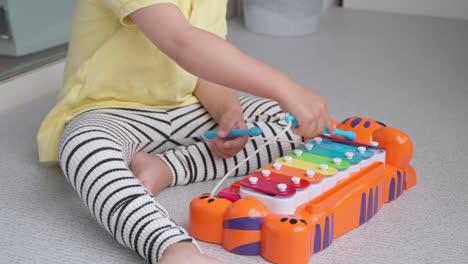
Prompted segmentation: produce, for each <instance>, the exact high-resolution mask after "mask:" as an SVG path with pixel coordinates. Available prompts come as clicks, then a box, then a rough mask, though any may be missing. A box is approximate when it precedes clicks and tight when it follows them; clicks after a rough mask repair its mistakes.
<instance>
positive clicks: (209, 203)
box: [189, 194, 232, 243]
mask: <svg viewBox="0 0 468 264" xmlns="http://www.w3.org/2000/svg"><path fill="white" fill-rule="evenodd" d="M231 204H232V202H231V201H229V200H227V199H224V198H222V197H221V196H219V195H210V194H202V195H200V196H199V197H197V198H195V199H193V200H192V202H191V203H190V225H189V230H190V234H192V235H193V236H195V237H197V239H199V240H202V241H205V242H209V243H221V242H222V241H223V217H224V212H226V210H227V209H228V207H229V206H231ZM206 230H210V232H206Z"/></svg>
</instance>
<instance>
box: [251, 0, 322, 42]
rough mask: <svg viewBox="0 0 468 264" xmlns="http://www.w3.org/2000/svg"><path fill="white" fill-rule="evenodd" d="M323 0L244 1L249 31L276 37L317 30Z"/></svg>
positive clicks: (304, 33)
mask: <svg viewBox="0 0 468 264" xmlns="http://www.w3.org/2000/svg"><path fill="white" fill-rule="evenodd" d="M322 2H323V0H244V3H243V4H244V23H245V26H246V27H247V29H248V30H250V31H252V32H255V33H261V34H267V35H274V36H299V35H306V34H310V33H313V32H316V31H317V28H318V23H319V16H320V13H321V11H322Z"/></svg>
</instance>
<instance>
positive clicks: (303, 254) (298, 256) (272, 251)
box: [262, 214, 311, 263]
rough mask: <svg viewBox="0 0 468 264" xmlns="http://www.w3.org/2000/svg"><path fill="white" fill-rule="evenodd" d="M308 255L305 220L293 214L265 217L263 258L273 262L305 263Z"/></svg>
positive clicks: (309, 246) (309, 253)
mask: <svg viewBox="0 0 468 264" xmlns="http://www.w3.org/2000/svg"><path fill="white" fill-rule="evenodd" d="M285 252H287V254H285ZM310 255H311V240H310V227H309V225H308V223H307V221H306V220H304V219H302V218H299V217H296V216H293V215H277V214H270V215H268V216H267V217H265V219H264V222H263V228H262V256H263V257H264V258H266V259H267V260H269V261H271V262H274V263H307V261H308V260H309V257H310Z"/></svg>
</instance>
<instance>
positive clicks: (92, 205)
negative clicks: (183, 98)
mask: <svg viewBox="0 0 468 264" xmlns="http://www.w3.org/2000/svg"><path fill="white" fill-rule="evenodd" d="M164 113H165V112H164ZM164 113H157V112H153V113H146V112H144V111H143V112H139V111H136V110H123V109H102V110H94V111H90V112H86V113H83V114H81V115H79V116H77V117H76V118H74V119H73V120H72V121H71V122H70V123H69V124H67V126H66V129H65V131H64V133H63V136H62V139H61V143H60V147H59V155H60V156H59V159H60V165H61V168H62V170H63V172H64V175H65V176H66V178H67V180H68V181H69V183H70V184H71V185H72V186H73V188H74V189H75V190H76V192H77V193H78V195H79V196H80V197H81V199H82V200H83V201H84V203H85V205H86V206H87V207H88V208H89V210H90V211H91V213H92V215H93V216H94V217H95V218H96V219H97V220H98V222H99V223H100V224H101V225H102V226H103V227H104V228H105V229H106V230H107V231H108V232H109V233H110V234H111V235H112V236H113V237H114V238H115V239H116V240H117V241H118V242H119V243H120V244H122V245H125V246H127V247H129V248H131V249H133V250H134V251H135V252H136V253H137V254H138V255H140V256H141V257H143V258H145V259H147V260H148V261H149V262H150V263H155V262H157V260H158V259H159V258H160V257H161V255H162V253H163V251H164V250H165V248H167V247H168V246H169V245H171V244H173V243H176V242H180V241H192V239H191V238H190V236H189V235H188V234H187V233H186V231H185V230H183V229H182V228H180V227H178V226H177V225H176V223H175V222H174V221H172V220H171V219H170V218H169V216H168V213H167V211H166V210H165V209H164V208H163V207H162V206H161V205H160V204H158V203H157V202H156V201H155V200H154V197H153V196H152V195H150V194H149V193H147V192H146V191H145V189H144V188H143V187H142V185H141V184H140V182H139V181H138V180H137V179H136V178H135V176H134V175H133V173H132V172H131V171H130V170H129V169H128V164H129V162H130V161H131V158H132V156H133V154H134V153H136V152H137V151H140V150H145V151H148V150H152V149H158V148H164V147H165V146H166V147H173V146H174V145H176V144H175V143H173V142H172V143H171V142H170V140H168V139H167V138H168V136H167V135H164V133H163V132H162V131H165V130H168V129H169V125H170V123H169V121H168V120H167V118H166V116H165V115H164ZM146 115H148V116H149V117H145V116H146ZM155 119H159V120H155Z"/></svg>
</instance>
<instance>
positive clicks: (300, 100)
mask: <svg viewBox="0 0 468 264" xmlns="http://www.w3.org/2000/svg"><path fill="white" fill-rule="evenodd" d="M279 103H280V106H281V109H282V110H283V111H284V112H288V113H291V114H292V115H294V116H295V117H296V120H297V123H298V127H292V128H291V130H292V131H293V132H294V133H295V134H298V135H301V136H303V137H306V138H308V137H315V136H317V135H319V134H321V133H323V129H324V128H327V129H328V131H329V132H330V133H332V134H333V133H334V132H335V128H334V127H333V125H332V124H331V122H330V117H329V115H328V110H327V105H326V102H325V98H323V97H322V96H320V95H319V94H317V93H315V92H313V91H311V90H309V89H307V88H305V87H302V86H298V87H297V89H291V90H288V92H287V94H285V96H284V97H283V99H282V100H281V101H280V102H279Z"/></svg>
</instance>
